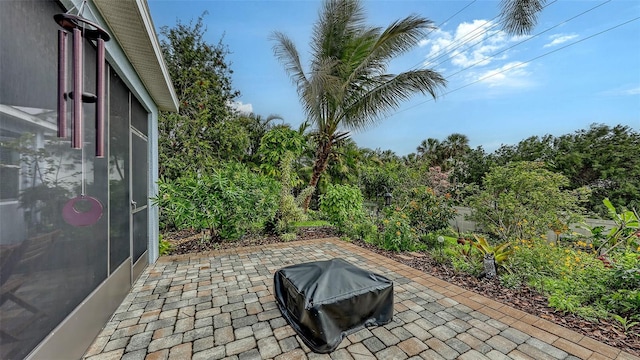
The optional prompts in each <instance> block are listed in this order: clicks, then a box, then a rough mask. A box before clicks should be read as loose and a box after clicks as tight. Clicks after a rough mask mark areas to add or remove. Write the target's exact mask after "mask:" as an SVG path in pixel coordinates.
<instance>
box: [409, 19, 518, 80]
mask: <svg viewBox="0 0 640 360" xmlns="http://www.w3.org/2000/svg"><path fill="white" fill-rule="evenodd" d="M521 39H522V37H517V36H510V35H508V34H507V33H505V32H504V31H502V30H501V29H500V26H499V24H498V23H496V22H494V21H489V20H473V21H472V22H463V23H461V24H459V25H458V27H457V28H456V30H455V31H453V32H447V31H442V30H436V31H434V32H432V33H431V34H430V35H429V39H426V40H423V41H421V42H420V46H422V47H429V53H428V54H427V56H426V60H425V66H430V67H433V66H438V65H439V64H441V63H443V62H445V61H446V60H450V61H451V63H452V64H453V65H455V66H456V67H459V68H467V67H471V66H486V65H489V64H491V63H492V62H494V61H498V60H504V59H506V58H507V54H506V53H501V54H500V56H498V57H492V55H493V54H495V53H497V52H499V51H500V50H503V49H505V48H506V47H507V46H509V45H510V44H512V43H513V42H516V41H519V40H521Z"/></svg>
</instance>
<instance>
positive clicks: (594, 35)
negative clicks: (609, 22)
mask: <svg viewBox="0 0 640 360" xmlns="http://www.w3.org/2000/svg"><path fill="white" fill-rule="evenodd" d="M639 19H640V16H638V17H635V18H633V19H631V20H627V21H625V22H623V23H620V24H617V25H614V26H612V27H610V28H608V29H605V30H602V31H600V32H597V33H595V34H592V35H589V36H587V37H585V38H582V39H580V40H577V41H574V42H572V43H570V44H567V45H564V46H561V47H559V48H557V49H554V50H551V51H548V52H546V53H544V54H541V55H538V56H536V57H533V58H531V59H529V60H527V61H524V62H521V63H518V64H516V65H513V66H510V67H507V68H505V69H502V70H500V71H497V72H495V73H492V74H490V75H487V76H483V77H481V78H479V79H477V80H475V81H472V82H470V83H468V84H465V85H462V86H460V87H458V88H455V89H453V90H451V91H447V92H445V93H443V94H442V95H449V94H451V93H454V92H456V91H458V90H462V89H464V88H466V87H469V86H471V85H474V84H477V83H479V82H481V81H484V80H486V79H489V78H492V77H494V76H496V75H499V74H502V73H504V72H507V71H509V70H512V69H515V68H517V67H520V66H522V65H524V64H528V63H530V62H533V61H535V60H538V59H540V58H543V57H545V56H547V55H550V54H553V53H556V52H558V51H560V50H564V49H566V48H568V47H570V46H573V45H576V44H579V43H581V42H583V41H586V40H589V39H591V38H594V37H596V36H599V35H602V34H604V33H606V32H609V31H611V30H614V29H617V28H619V27H621V26H624V25H627V24H629V23H632V22H634V21H636V20H639ZM430 101H434V99H427V100H425V101H423V102H420V103H418V104H415V105H413V106H410V107H408V108H406V109H402V110H400V111H397V112H396V113H394V114H393V115H390V116H389V117H392V116H395V115H397V114H400V113H402V112H405V111H408V110H411V109H413V108H416V107H418V106H420V105H424V104H426V103H428V102H430Z"/></svg>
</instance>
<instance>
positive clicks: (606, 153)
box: [488, 124, 640, 217]
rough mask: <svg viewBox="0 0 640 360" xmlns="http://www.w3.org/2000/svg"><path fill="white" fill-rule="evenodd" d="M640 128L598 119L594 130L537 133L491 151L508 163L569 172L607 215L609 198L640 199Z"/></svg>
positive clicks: (627, 202) (593, 206)
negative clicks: (556, 134) (535, 164)
mask: <svg viewBox="0 0 640 360" xmlns="http://www.w3.org/2000/svg"><path fill="white" fill-rule="evenodd" d="M639 151H640V133H639V132H638V131H637V130H634V129H632V128H630V127H628V126H622V125H617V126H614V127H610V126H608V125H604V124H592V125H591V126H590V127H589V128H588V129H581V130H577V131H576V132H575V133H573V134H566V135H562V136H560V137H553V136H551V135H545V136H543V137H537V136H533V137H530V138H528V139H525V140H522V141H521V142H520V143H518V144H517V145H504V146H502V147H501V148H500V149H498V150H496V152H495V154H492V155H489V156H488V158H489V161H490V162H495V163H497V164H499V165H506V164H508V163H510V162H516V161H536V162H540V161H541V162H544V163H545V164H546V168H547V169H549V170H551V171H554V172H557V173H560V174H563V175H564V176H566V177H567V179H568V180H569V184H568V185H567V188H568V189H572V190H575V189H578V188H581V187H585V186H586V187H588V188H589V189H590V190H591V196H590V197H589V203H588V204H586V207H587V209H588V210H590V211H591V212H593V213H595V214H598V215H600V216H603V217H606V216H607V214H608V210H607V208H606V207H605V206H603V200H604V199H605V198H608V199H609V200H611V202H612V203H613V204H615V205H616V206H626V207H627V208H633V207H635V208H638V207H639V203H638V201H639V199H640V157H638V156H637V155H636V154H637V153H638V152H639Z"/></svg>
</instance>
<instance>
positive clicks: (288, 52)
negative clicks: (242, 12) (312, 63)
mask: <svg viewBox="0 0 640 360" xmlns="http://www.w3.org/2000/svg"><path fill="white" fill-rule="evenodd" d="M271 38H272V40H274V41H275V42H276V44H275V45H274V46H273V53H274V54H275V56H276V58H277V59H278V60H279V61H280V62H281V63H282V64H283V65H284V67H285V70H286V72H287V74H288V75H289V76H290V77H291V80H292V81H293V83H294V84H296V86H297V88H298V93H300V92H301V91H303V90H304V88H306V87H307V83H308V80H307V77H306V75H305V73H304V68H303V67H302V63H301V62H300V55H299V54H298V49H297V48H296V46H295V44H294V43H293V41H291V39H290V38H289V37H288V36H286V35H285V34H283V33H281V32H278V31H276V32H274V33H273V34H272V36H271Z"/></svg>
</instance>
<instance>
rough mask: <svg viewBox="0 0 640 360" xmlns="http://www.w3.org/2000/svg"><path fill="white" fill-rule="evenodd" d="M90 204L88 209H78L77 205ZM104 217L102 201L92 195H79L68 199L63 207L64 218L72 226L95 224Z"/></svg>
mask: <svg viewBox="0 0 640 360" xmlns="http://www.w3.org/2000/svg"><path fill="white" fill-rule="evenodd" d="M82 203H84V205H89V209H88V210H87V211H78V209H77V207H76V206H77V205H82ZM100 217H102V203H101V202H100V200H98V199H96V198H94V197H92V196H78V197H74V198H73V199H71V200H69V201H67V203H66V204H65V205H64V207H63V208H62V218H63V219H64V221H66V222H67V224H69V225H72V226H89V225H93V224H95V223H96V222H98V220H99V219H100Z"/></svg>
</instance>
